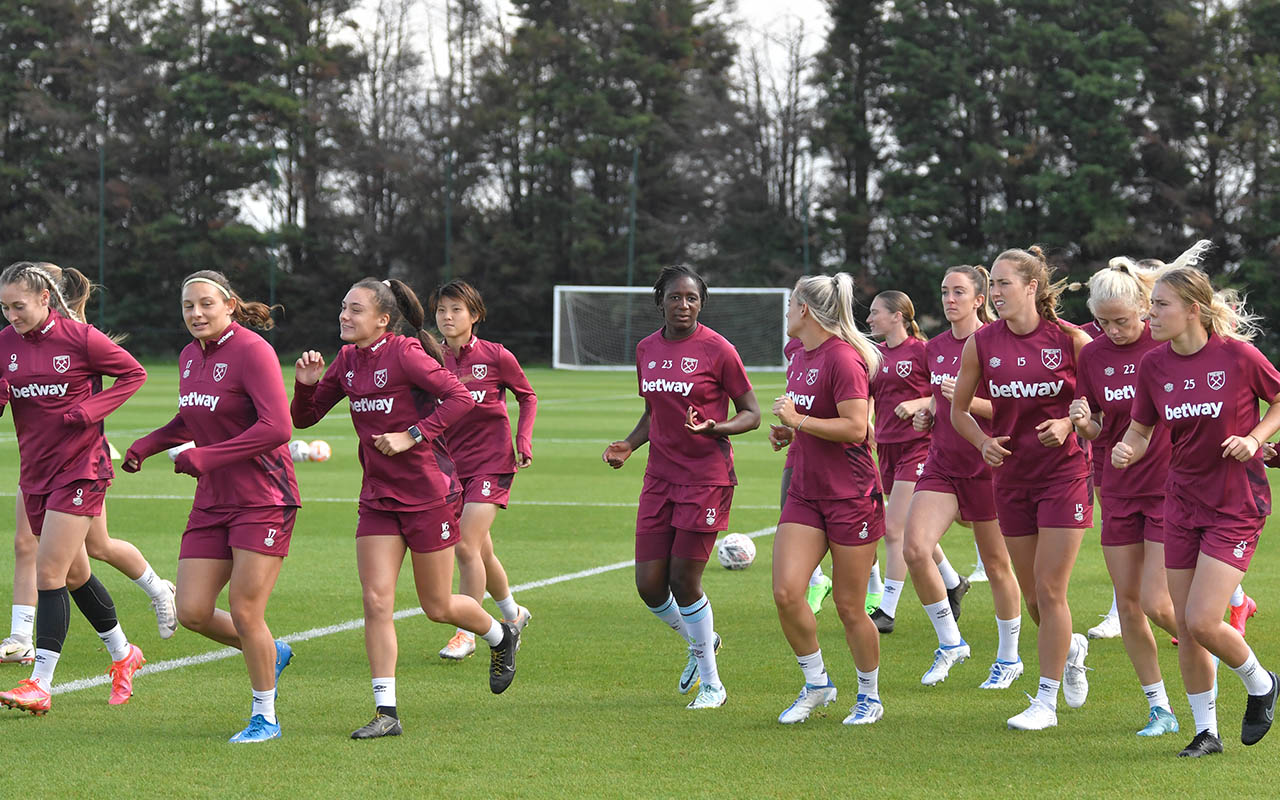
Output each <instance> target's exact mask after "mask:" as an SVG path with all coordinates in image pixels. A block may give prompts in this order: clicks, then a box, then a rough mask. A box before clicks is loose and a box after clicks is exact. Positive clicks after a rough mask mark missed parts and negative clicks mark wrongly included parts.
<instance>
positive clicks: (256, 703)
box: [250, 689, 276, 724]
mask: <svg viewBox="0 0 1280 800" xmlns="http://www.w3.org/2000/svg"><path fill="white" fill-rule="evenodd" d="M257 714H261V715H262V716H263V717H264V718H266V720H267V722H270V723H273V724H274V723H275V721H276V690H275V689H268V690H266V691H265V692H259V691H258V690H257V689H254V690H253V710H252V711H251V712H250V716H254V715H257Z"/></svg>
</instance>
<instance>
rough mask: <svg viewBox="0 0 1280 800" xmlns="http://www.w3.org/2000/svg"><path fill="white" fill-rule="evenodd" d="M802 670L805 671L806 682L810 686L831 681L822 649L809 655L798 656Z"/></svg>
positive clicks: (797, 660) (824, 684) (797, 659)
mask: <svg viewBox="0 0 1280 800" xmlns="http://www.w3.org/2000/svg"><path fill="white" fill-rule="evenodd" d="M796 662H797V663H798V664H800V671H801V672H803V673H804V682H805V683H807V684H809V685H810V686H826V685H827V684H828V683H831V678H829V677H828V676H827V665H826V664H824V663H822V650H818V651H817V652H816V653H813V654H812V655H807V656H796Z"/></svg>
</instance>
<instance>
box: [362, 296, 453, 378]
mask: <svg viewBox="0 0 1280 800" xmlns="http://www.w3.org/2000/svg"><path fill="white" fill-rule="evenodd" d="M352 288H354V289H368V290H369V291H370V292H372V293H373V296H374V300H375V302H376V304H377V306H378V313H380V314H386V315H387V316H388V317H389V318H390V321H389V322H388V323H387V330H389V331H392V332H395V331H396V330H397V329H398V328H399V327H400V323H401V322H404V323H406V324H408V326H409V327H410V328H412V329H413V332H414V335H415V336H417V337H418V341H419V342H420V343H421V344H422V349H423V350H425V351H427V355H429V356H431V357H432V358H434V359H435V360H436V361H437V362H438V363H439V364H441V365H442V366H443V365H444V351H443V350H441V349H440V343H439V342H437V341H436V339H435V337H434V336H432V335H431V334H430V333H429V332H428V331H426V330H425V329H424V327H423V326H424V325H425V324H426V314H425V313H424V312H423V310H422V303H421V301H419V300H418V295H417V294H415V293H414V291H413V289H412V288H410V287H409V285H408V284H407V283H405V282H404V281H401V280H397V279H395V278H391V279H390V280H386V281H380V280H378V279H377V278H362V279H360V280H359V281H357V282H356V284H355V285H354V286H353V287H352Z"/></svg>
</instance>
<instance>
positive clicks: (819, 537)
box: [769, 272, 884, 725]
mask: <svg viewBox="0 0 1280 800" xmlns="http://www.w3.org/2000/svg"><path fill="white" fill-rule="evenodd" d="M787 335H788V336H795V337H797V338H799V339H800V340H801V342H803V344H804V349H803V350H801V351H800V352H799V353H797V354H796V355H795V357H794V358H793V359H792V361H791V366H790V369H789V370H788V372H787V392H786V394H785V395H783V396H782V397H779V398H778V399H777V400H776V401H775V402H774V404H773V413H774V415H775V416H777V417H778V421H779V422H781V423H782V425H783V426H785V428H774V429H771V431H770V434H769V439H770V441H771V442H772V443H773V445H774V447H775V448H778V447H782V446H789V447H791V448H793V452H792V455H791V458H792V465H793V467H792V473H791V485H790V487H789V489H788V493H787V502H786V505H785V506H783V509H782V514H781V517H780V518H779V521H778V532H777V534H776V535H775V536H774V542H773V601H774V604H775V605H776V606H777V607H778V619H779V621H780V622H781V624H782V632H783V635H785V636H786V638H787V642H788V643H789V644H790V645H791V649H792V650H793V651H794V652H795V654H796V660H797V661H798V662H799V664H800V670H801V671H802V672H803V673H804V688H802V689H801V690H800V694H799V696H798V697H796V700H795V702H794V703H792V704H791V705H790V706H789V707H788V708H787V709H786V710H785V711H783V712H782V714H781V715H779V716H778V721H779V722H781V723H783V724H791V723H796V722H803V721H804V720H806V719H808V718H809V715H810V714H811V713H812V712H813V710H814V709H815V708H817V707H819V706H825V705H828V704H830V703H831V702H832V701H834V700H835V699H836V687H835V685H834V684H833V683H832V681H831V678H830V677H829V676H828V675H827V670H826V666H825V664H824V663H823V660H822V650H821V649H820V648H819V647H818V631H817V621H816V620H815V619H814V616H813V612H812V611H810V609H809V605H808V603H806V602H805V586H806V583H807V582H808V579H809V575H810V573H811V572H812V571H813V567H814V565H816V564H817V563H818V562H820V561H821V560H822V558H823V556H825V555H826V553H827V551H828V550H830V551H831V566H832V583H833V589H832V597H834V598H835V604H836V611H837V612H838V613H839V614H840V621H841V622H842V623H843V624H844V630H845V639H846V641H847V642H848V644H849V649H850V651H851V652H852V653H853V660H854V664H855V665H856V667H857V670H858V696H857V699H856V701H855V703H854V706H853V708H852V710H851V711H850V712H849V716H847V717H846V718H845V720H844V722H845V724H846V725H868V724H871V723H874V722H875V721H876V720H878V719H880V718H881V717H882V716H884V706H883V705H882V704H881V701H880V689H879V683H878V673H879V671H880V641H879V633H878V632H877V631H876V627H875V624H874V623H873V622H872V621H871V618H870V617H869V616H868V615H867V611H866V608H865V607H864V603H865V599H866V587H867V577H868V575H869V574H870V572H871V562H872V560H873V559H874V558H875V551H876V548H875V545H876V542H877V541H879V540H880V539H881V538H883V537H884V502H883V500H882V499H881V490H880V479H879V475H878V473H877V472H876V467H875V462H874V461H873V460H872V458H871V448H870V446H869V445H868V443H867V437H868V434H869V433H870V428H871V421H870V387H869V380H868V378H869V375H870V373H872V372H874V371H875V370H876V369H878V368H879V366H880V353H879V351H878V350H877V349H876V347H875V345H873V344H872V343H871V341H870V340H868V339H867V338H866V337H865V336H863V335H862V333H861V332H860V331H859V330H858V327H857V324H856V323H855V322H854V319H853V278H851V277H849V275H848V274H847V273H843V272H841V273H839V274H837V275H835V276H834V277H828V276H825V275H818V276H812V277H807V278H801V279H800V281H799V282H797V283H796V287H795V289H794V290H793V291H792V293H791V302H790V305H789V306H788V308H787Z"/></svg>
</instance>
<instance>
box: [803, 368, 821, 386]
mask: <svg viewBox="0 0 1280 800" xmlns="http://www.w3.org/2000/svg"><path fill="white" fill-rule="evenodd" d="M804 382H805V383H807V384H809V385H810V386H812V385H814V384H815V383H817V382H818V371H817V370H816V369H811V370H809V372H808V373H807V374H806V375H805V376H804Z"/></svg>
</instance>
